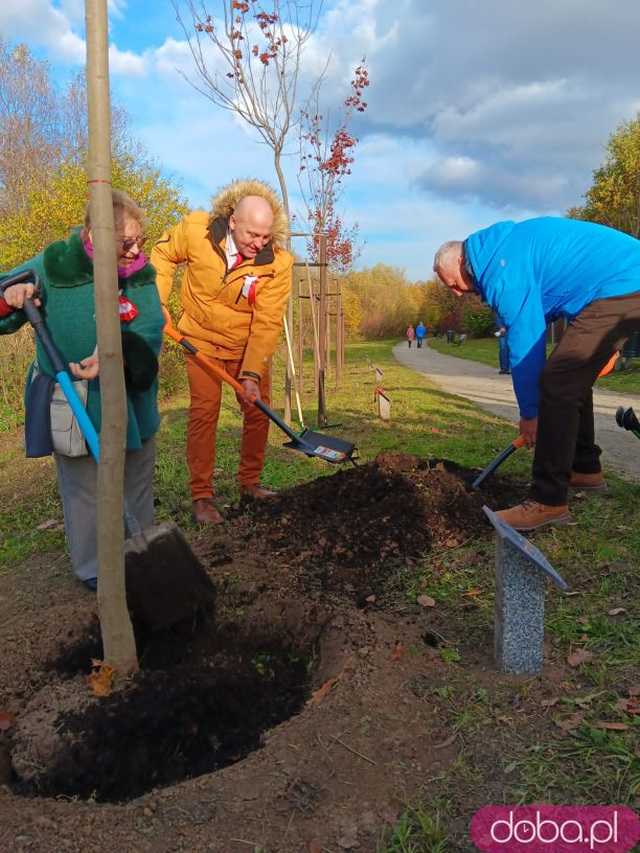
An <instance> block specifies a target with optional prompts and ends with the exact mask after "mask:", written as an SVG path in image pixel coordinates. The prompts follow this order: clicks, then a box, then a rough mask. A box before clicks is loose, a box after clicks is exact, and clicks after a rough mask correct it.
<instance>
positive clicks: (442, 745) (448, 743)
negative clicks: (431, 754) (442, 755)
mask: <svg viewBox="0 0 640 853" xmlns="http://www.w3.org/2000/svg"><path fill="white" fill-rule="evenodd" d="M457 737H458V732H454V733H453V734H452V735H451V736H450V737H448V738H447V739H446V740H443V741H442V743H436V744H434V745H433V748H434V749H446V748H447V747H448V746H451V744H452V743H453V742H454V741H455V739H456V738H457Z"/></svg>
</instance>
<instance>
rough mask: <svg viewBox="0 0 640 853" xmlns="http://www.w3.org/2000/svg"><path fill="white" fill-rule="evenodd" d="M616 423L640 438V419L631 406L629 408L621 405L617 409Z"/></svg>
mask: <svg viewBox="0 0 640 853" xmlns="http://www.w3.org/2000/svg"><path fill="white" fill-rule="evenodd" d="M616 423H617V424H618V426H619V427H621V428H622V429H628V430H629V432H632V433H633V434H634V435H635V437H636V438H640V421H639V420H638V418H637V417H636V413H635V412H634V411H633V409H632V408H631V406H629V408H628V409H625V407H624V406H620V407H619V408H618V409H617V410H616Z"/></svg>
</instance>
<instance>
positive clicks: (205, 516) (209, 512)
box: [192, 498, 224, 524]
mask: <svg viewBox="0 0 640 853" xmlns="http://www.w3.org/2000/svg"><path fill="white" fill-rule="evenodd" d="M192 515H193V520H194V521H195V522H196V524H222V523H223V522H224V518H223V517H222V516H221V515H220V513H219V512H218V510H217V509H216V505H215V502H214V500H213V498H199V499H198V500H196V501H194V502H193V507H192Z"/></svg>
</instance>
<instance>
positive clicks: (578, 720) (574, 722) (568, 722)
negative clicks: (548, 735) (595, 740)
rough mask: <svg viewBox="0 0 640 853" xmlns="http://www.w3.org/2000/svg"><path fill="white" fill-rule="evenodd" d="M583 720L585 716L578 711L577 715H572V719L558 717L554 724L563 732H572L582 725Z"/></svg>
mask: <svg viewBox="0 0 640 853" xmlns="http://www.w3.org/2000/svg"><path fill="white" fill-rule="evenodd" d="M583 720H584V714H583V713H582V712H581V711H576V713H575V714H572V715H571V716H570V717H565V718H564V719H559V718H558V717H556V718H555V719H554V721H553V722H554V723H555V724H556V726H558V728H559V729H562V731H563V732H572V731H573V730H574V729H577V728H578V727H579V726H580V725H581V724H582V721H583Z"/></svg>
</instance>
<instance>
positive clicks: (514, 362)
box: [434, 217, 640, 530]
mask: <svg viewBox="0 0 640 853" xmlns="http://www.w3.org/2000/svg"><path fill="white" fill-rule="evenodd" d="M434 271H435V272H436V273H437V274H438V276H439V278H440V279H441V281H442V282H443V283H444V284H445V285H446V286H447V287H449V288H450V289H451V290H452V291H453V292H454V293H456V294H457V295H458V296H463V295H464V294H466V293H474V292H475V293H478V294H479V295H480V296H481V297H482V299H483V300H484V301H485V302H486V303H488V304H489V305H490V306H491V308H492V309H493V310H494V311H495V312H496V314H498V316H499V317H500V318H501V319H502V321H503V323H504V325H505V327H506V329H507V335H506V337H507V342H508V344H509V348H510V352H511V372H512V377H513V386H514V391H515V394H516V397H517V400H518V405H519V409H520V432H521V434H522V435H523V436H524V438H525V440H526V442H527V444H528V446H530V447H532V446H535V454H534V461H533V478H532V486H531V491H530V494H529V497H528V498H527V499H526V500H525V501H523V503H521V504H518V505H517V506H515V507H511V508H509V509H506V510H502V511H501V512H499V513H498V515H499V516H500V517H501V518H502V519H503V521H505V522H506V523H507V524H510V525H511V526H512V527H515V528H516V529H518V530H534V529H536V528H539V527H542V526H545V525H548V524H565V523H567V522H569V521H570V520H571V516H570V515H569V509H568V491H569V488H570V487H572V488H579V489H603V488H606V483H605V480H604V477H603V475H602V469H601V466H600V461H599V457H600V448H599V447H598V446H597V445H596V443H595V435H594V423H593V396H592V386H593V383H594V382H595V380H596V379H597V377H598V374H599V373H600V371H601V370H602V368H603V367H604V366H605V365H606V364H607V362H608V361H609V360H610V358H611V356H612V354H613V352H614V351H615V350H617V349H619V348H620V346H621V342H622V341H623V340H625V339H626V338H628V337H629V335H630V334H631V333H632V332H633V330H634V329H636V328H638V327H640V242H639V241H638V240H636V239H634V238H633V237H631V236H629V235H628V234H624V233H622V232H620V231H616V230H614V229H612V228H608V227H606V226H604V225H597V224H595V223H592V222H583V221H577V220H571V219H563V218H559V217H541V218H537V219H530V220H527V221H525V222H521V223H515V222H512V221H507V222H498V223H496V224H495V225H492V226H490V227H489V228H485V229H483V230H481V231H477V232H475V233H474V234H471V235H470V236H469V237H468V238H467V239H466V240H465V241H464V242H461V241H451V242H448V243H444V244H443V245H442V246H441V247H440V249H439V250H438V252H437V253H436V256H435V259H434ZM558 317H566V318H567V320H568V326H567V330H566V331H565V333H564V335H563V337H562V340H561V341H560V343H559V344H558V346H557V347H556V348H555V349H554V351H553V353H552V354H551V356H550V357H549V359H548V360H546V363H545V358H546V356H545V345H546V327H547V323H549V322H550V321H552V320H554V319H556V318H558Z"/></svg>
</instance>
